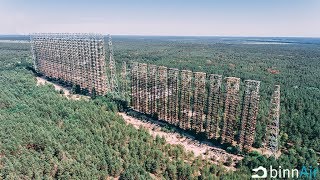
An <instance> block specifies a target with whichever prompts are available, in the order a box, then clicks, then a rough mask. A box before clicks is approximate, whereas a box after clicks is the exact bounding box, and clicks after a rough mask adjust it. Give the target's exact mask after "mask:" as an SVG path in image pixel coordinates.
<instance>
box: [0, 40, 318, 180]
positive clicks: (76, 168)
mask: <svg viewBox="0 0 320 180" xmlns="http://www.w3.org/2000/svg"><path fill="white" fill-rule="evenodd" d="M114 50H115V59H116V60H117V63H118V64H120V63H121V61H127V62H130V61H138V62H147V63H151V64H156V65H165V66H167V67H175V68H179V69H189V70H192V71H203V72H206V73H216V74H222V75H224V76H237V77H240V78H241V79H242V80H245V79H255V80H260V81H262V87H261V103H260V110H259V117H258V124H257V136H256V143H255V146H256V147H260V146H261V143H262V138H263V134H264V129H265V122H266V115H267V113H268V105H269V101H270V99H269V98H270V96H271V93H272V90H273V89H272V87H273V85H274V84H280V85H281V93H282V97H281V117H280V122H281V148H282V149H283V152H282V155H281V156H280V158H279V159H277V160H275V159H274V158H273V157H270V158H267V157H265V156H262V155H260V154H258V153H256V152H251V153H249V154H247V155H245V157H244V159H243V161H241V162H240V163H239V164H237V168H238V170H237V171H235V172H232V171H226V169H224V168H223V167H222V166H221V165H214V164H210V163H209V162H208V161H207V160H205V159H201V158H196V157H194V156H193V155H192V154H190V153H186V152H185V151H184V150H183V148H182V147H181V146H173V145H168V144H166V143H165V140H164V139H163V138H160V137H158V138H156V139H153V138H152V137H151V136H150V135H149V134H148V133H147V131H146V130H144V129H141V130H137V129H135V128H134V127H133V126H128V125H126V124H125V122H124V120H123V119H122V118H121V116H119V115H117V108H116V105H115V103H114V102H112V100H110V99H108V98H107V97H98V98H96V99H94V100H90V101H85V100H80V101H70V100H68V99H66V98H65V97H63V96H61V95H60V94H59V92H56V91H55V90H54V88H53V87H52V86H49V85H47V86H36V80H35V77H34V75H33V74H32V72H30V71H28V70H27V69H26V67H27V66H31V65H32V61H31V54H30V47H29V45H28V44H23V43H19V44H18V43H0V89H1V91H0V122H1V123H0V178H4V179H6V178H8V179H10V178H13V179H14V178H15V179H30V178H36V179H42V178H43V177H44V178H49V179H50V178H60V179H77V178H81V179H99V178H100V179H103V178H106V177H120V179H134V178H136V179H151V178H165V179H197V178H198V179H219V178H220V179H249V178H250V174H251V169H252V168H256V167H258V166H266V167H267V166H269V165H273V166H278V165H281V166H282V167H287V168H301V167H302V166H303V165H305V166H311V165H312V166H314V167H315V166H316V163H317V161H318V159H319V156H317V155H316V154H317V152H319V151H320V123H319V119H320V112H319V109H320V81H319V78H320V70H319V67H320V45H317V44H312V43H310V44H307V43H305V44H297V43H292V44H279V45H275V44H272V45H269V44H258V45H257V44H242V43H225V42H219V41H212V42H211V41H208V40H206V41H182V40H174V41H173V40H171V39H165V38H148V39H144V38H140V37H135V38H126V37H122V38H120V37H119V38H114ZM119 67H120V66H119Z"/></svg>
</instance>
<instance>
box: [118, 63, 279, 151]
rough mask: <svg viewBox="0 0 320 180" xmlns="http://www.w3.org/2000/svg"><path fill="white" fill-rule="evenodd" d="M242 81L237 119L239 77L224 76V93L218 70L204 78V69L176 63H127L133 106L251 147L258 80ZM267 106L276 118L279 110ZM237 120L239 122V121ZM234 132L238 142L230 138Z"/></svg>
mask: <svg viewBox="0 0 320 180" xmlns="http://www.w3.org/2000/svg"><path fill="white" fill-rule="evenodd" d="M123 69H124V68H123ZM179 75H180V76H179ZM193 78H194V81H193ZM207 82H208V83H207ZM207 86H208V87H207ZM245 86H246V89H245V91H244V96H243V101H242V111H241V121H239V120H238V118H239V117H238V108H239V102H240V99H239V90H240V78H236V77H227V78H226V90H225V91H226V92H225V98H224V99H223V96H222V94H223V93H222V90H221V89H222V76H221V75H217V74H210V75H209V81H207V78H206V73H203V72H195V73H193V72H192V71H188V70H181V71H179V70H178V69H175V68H169V69H168V68H167V67H164V66H155V65H147V64H143V63H136V62H134V63H133V64H132V65H131V97H132V98H131V101H132V103H131V104H132V107H133V109H135V110H136V111H139V112H142V113H146V114H150V115H156V114H157V115H158V118H159V119H161V120H163V121H166V122H168V123H170V124H172V125H175V126H179V127H180V128H181V129H184V130H193V131H195V132H196V133H200V132H205V133H206V136H207V138H208V139H218V137H219V134H221V140H222V143H230V144H232V145H235V144H236V143H238V145H239V147H240V148H241V149H243V148H244V149H248V150H250V149H251V146H252V144H253V143H254V137H255V127H256V119H257V115H258V105H259V99H260V96H259V89H260V81H254V80H246V81H245ZM207 89H208V91H207ZM279 91H280V90H279ZM276 92H278V91H277V90H276ZM279 93H280V92H279ZM274 96H275V95H274ZM279 96H280V94H279ZM276 99H277V98H275V97H274V98H273V101H272V104H276V103H275V102H274V101H276ZM191 100H193V102H192V103H191ZM223 103H224V106H223ZM192 106H193V108H192ZM223 110H224V113H223V121H222V122H221V119H222V117H221V116H222V112H223ZM270 111H271V112H270V114H272V115H270V117H269V118H271V119H272V118H273V119H275V114H276V112H278V114H279V111H276V110H274V108H271V110H270ZM238 122H241V126H240V125H239V123H238ZM222 123H223V126H222V129H221V127H220V126H221V125H220V124H222ZM275 123H276V122H275V121H273V124H272V123H271V124H269V125H268V129H269V130H267V131H268V132H270V133H271V134H274V133H272V132H274V129H276V128H274V126H275V125H274V124H275ZM278 124H279V123H278ZM236 132H237V133H239V139H237V140H238V141H237V142H235V133H236ZM274 136H275V135H273V136H268V137H274ZM273 139H274V138H269V139H268V143H269V144H272V142H273V144H274V141H272V140H273Z"/></svg>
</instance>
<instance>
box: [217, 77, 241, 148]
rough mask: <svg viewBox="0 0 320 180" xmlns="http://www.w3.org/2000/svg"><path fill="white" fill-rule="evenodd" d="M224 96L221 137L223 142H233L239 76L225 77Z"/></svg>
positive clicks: (237, 104)
mask: <svg viewBox="0 0 320 180" xmlns="http://www.w3.org/2000/svg"><path fill="white" fill-rule="evenodd" d="M226 81H227V87H226V91H227V92H226V97H225V104H224V108H225V110H224V116H223V128H222V133H221V139H222V142H224V143H230V144H233V142H234V130H235V125H236V120H237V109H238V106H239V86H240V78H236V77H227V78H226Z"/></svg>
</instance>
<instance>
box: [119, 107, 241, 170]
mask: <svg viewBox="0 0 320 180" xmlns="http://www.w3.org/2000/svg"><path fill="white" fill-rule="evenodd" d="M119 114H120V115H121V116H122V117H123V118H124V120H125V121H126V123H127V124H131V125H133V126H134V127H135V128H137V129H139V128H140V126H141V127H143V128H145V129H147V130H148V131H149V133H150V134H151V135H152V136H153V137H156V136H157V135H158V136H160V137H164V138H165V139H166V142H167V143H169V144H175V145H178V144H180V145H182V146H183V147H184V148H185V150H186V151H192V152H193V153H194V155H195V156H202V157H203V158H207V159H209V160H211V161H212V162H213V163H215V164H219V163H223V162H225V161H226V160H227V159H228V158H229V157H230V158H231V159H232V161H233V163H232V165H231V167H226V168H227V169H231V170H236V169H235V168H234V166H235V163H236V162H238V161H239V160H241V159H242V158H243V157H242V156H238V155H234V154H230V153H227V152H226V151H225V150H223V149H220V148H217V147H213V146H209V145H207V144H206V143H204V142H199V141H198V140H195V139H193V138H192V137H187V136H184V135H181V134H179V133H176V132H174V133H172V132H164V131H162V130H161V126H160V125H158V124H156V123H152V122H144V121H141V120H139V119H136V118H133V117H131V116H128V115H127V114H125V113H119Z"/></svg>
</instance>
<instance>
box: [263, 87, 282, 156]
mask: <svg viewBox="0 0 320 180" xmlns="http://www.w3.org/2000/svg"><path fill="white" fill-rule="evenodd" d="M279 117H280V85H275V87H274V92H273V94H272V97H271V102H270V110H269V116H268V123H267V129H266V140H265V148H266V149H268V150H270V151H271V153H272V154H273V155H274V156H275V154H276V153H277V151H278V148H279V147H278V136H279V131H280V130H279ZM275 157H276V156H275Z"/></svg>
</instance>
